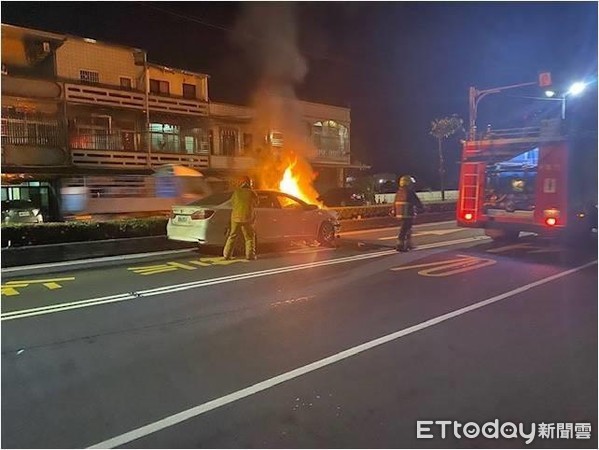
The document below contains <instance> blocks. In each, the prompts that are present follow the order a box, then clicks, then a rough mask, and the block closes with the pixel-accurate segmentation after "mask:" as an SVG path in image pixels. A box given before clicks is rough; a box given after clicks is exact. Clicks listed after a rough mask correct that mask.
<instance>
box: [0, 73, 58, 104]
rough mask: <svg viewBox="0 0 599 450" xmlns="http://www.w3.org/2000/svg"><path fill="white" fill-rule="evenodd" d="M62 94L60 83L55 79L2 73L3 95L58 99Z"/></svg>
mask: <svg viewBox="0 0 599 450" xmlns="http://www.w3.org/2000/svg"><path fill="white" fill-rule="evenodd" d="M60 94H61V88H60V85H59V84H58V83H55V82H53V81H48V80H40V79H33V78H26V77H18V76H12V75H2V95H3V96H11V97H19V98H34V99H55V100H57V101H58V100H59V99H60ZM3 103H4V102H3Z"/></svg>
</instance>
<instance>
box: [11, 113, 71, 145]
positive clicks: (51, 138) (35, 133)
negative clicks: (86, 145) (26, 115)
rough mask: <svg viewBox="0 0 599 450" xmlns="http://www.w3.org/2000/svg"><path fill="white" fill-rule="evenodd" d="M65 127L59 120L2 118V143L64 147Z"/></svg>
mask: <svg viewBox="0 0 599 450" xmlns="http://www.w3.org/2000/svg"><path fill="white" fill-rule="evenodd" d="M65 143H66V142H65V133H64V128H63V127H62V126H61V125H60V124H58V123H57V122H44V121H29V120H22V119H11V118H2V145H7V144H8V145H26V146H31V147H64V146H65Z"/></svg>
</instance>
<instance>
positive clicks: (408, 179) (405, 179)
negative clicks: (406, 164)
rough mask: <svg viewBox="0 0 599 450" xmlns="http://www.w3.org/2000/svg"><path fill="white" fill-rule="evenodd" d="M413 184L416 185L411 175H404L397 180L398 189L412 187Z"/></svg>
mask: <svg viewBox="0 0 599 450" xmlns="http://www.w3.org/2000/svg"><path fill="white" fill-rule="evenodd" d="M414 183H416V180H415V179H414V177H412V176H411V175H404V176H402V177H400V178H399V186H400V187H404V186H408V187H409V186H412V185H413V184H414Z"/></svg>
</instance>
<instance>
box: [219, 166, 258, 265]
mask: <svg viewBox="0 0 599 450" xmlns="http://www.w3.org/2000/svg"><path fill="white" fill-rule="evenodd" d="M257 204H258V195H257V194H256V193H255V192H254V191H253V190H252V181H251V180H250V178H249V177H243V179H242V180H241V183H240V185H239V187H238V188H237V189H235V191H234V192H233V196H232V197H231V206H232V211H231V228H230V231H229V236H228V237H227V242H226V243H225V248H224V250H223V256H224V258H225V259H231V256H232V255H233V246H234V245H235V241H236V240H237V236H238V235H239V233H240V232H241V233H242V234H243V238H244V240H245V257H246V259H249V260H253V259H256V230H255V229H254V223H255V220H256V216H255V212H254V208H255V207H256V205H257Z"/></svg>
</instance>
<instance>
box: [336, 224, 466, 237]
mask: <svg viewBox="0 0 599 450" xmlns="http://www.w3.org/2000/svg"><path fill="white" fill-rule="evenodd" d="M452 224H453V225H455V224H456V221H455V220H447V221H445V222H431V223H419V224H417V225H414V228H422V227H431V226H435V225H452ZM398 229H399V225H397V226H395V227H386V228H373V229H370V230H355V231H342V232H341V233H339V235H340V236H351V235H354V234H362V233H377V232H382V231H389V230H395V231H397V230H398ZM464 229H467V228H464Z"/></svg>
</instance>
